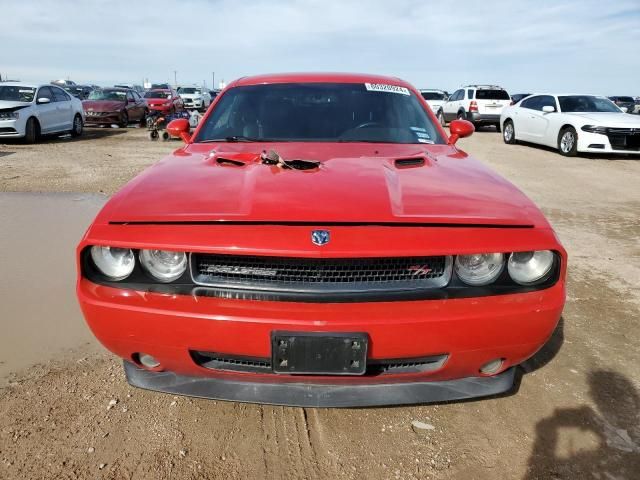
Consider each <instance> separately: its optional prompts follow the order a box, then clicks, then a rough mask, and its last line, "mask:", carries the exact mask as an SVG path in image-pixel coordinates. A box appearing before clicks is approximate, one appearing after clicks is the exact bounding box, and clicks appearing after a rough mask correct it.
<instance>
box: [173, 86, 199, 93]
mask: <svg viewBox="0 0 640 480" xmlns="http://www.w3.org/2000/svg"><path fill="white" fill-rule="evenodd" d="M178 92H180V93H200V92H199V91H198V89H197V88H189V87H185V88H179V89H178Z"/></svg>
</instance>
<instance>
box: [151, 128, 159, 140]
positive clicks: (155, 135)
mask: <svg viewBox="0 0 640 480" xmlns="http://www.w3.org/2000/svg"><path fill="white" fill-rule="evenodd" d="M159 136H160V134H159V133H158V131H157V130H151V131H150V132H149V140H158V137H159Z"/></svg>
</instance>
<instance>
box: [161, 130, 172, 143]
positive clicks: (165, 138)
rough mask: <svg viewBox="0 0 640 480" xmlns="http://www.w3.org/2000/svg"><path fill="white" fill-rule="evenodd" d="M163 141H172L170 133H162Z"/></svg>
mask: <svg viewBox="0 0 640 480" xmlns="http://www.w3.org/2000/svg"><path fill="white" fill-rule="evenodd" d="M162 140H163V141H165V142H168V141H169V140H171V135H169V132H166V131H165V132H162Z"/></svg>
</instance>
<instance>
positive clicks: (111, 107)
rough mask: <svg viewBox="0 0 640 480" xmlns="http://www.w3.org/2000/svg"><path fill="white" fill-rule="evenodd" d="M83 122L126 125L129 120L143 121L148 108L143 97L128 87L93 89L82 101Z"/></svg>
mask: <svg viewBox="0 0 640 480" xmlns="http://www.w3.org/2000/svg"><path fill="white" fill-rule="evenodd" d="M82 107H83V109H84V115H85V119H86V120H85V124H87V125H89V124H96V125H111V124H118V125H119V126H121V127H126V126H127V125H128V124H129V122H132V121H133V122H141V123H144V121H145V119H146V117H147V113H148V112H149V109H148V108H147V104H146V102H145V101H144V99H143V98H142V97H141V96H140V95H139V94H138V92H136V91H134V90H130V89H128V88H104V89H102V90H94V91H93V92H91V94H90V95H89V98H87V100H85V101H83V102H82Z"/></svg>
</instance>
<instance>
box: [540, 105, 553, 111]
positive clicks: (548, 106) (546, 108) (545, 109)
mask: <svg viewBox="0 0 640 480" xmlns="http://www.w3.org/2000/svg"><path fill="white" fill-rule="evenodd" d="M542 111H543V112H544V113H553V112H555V111H556V107H552V106H551V105H545V106H544V107H542Z"/></svg>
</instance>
